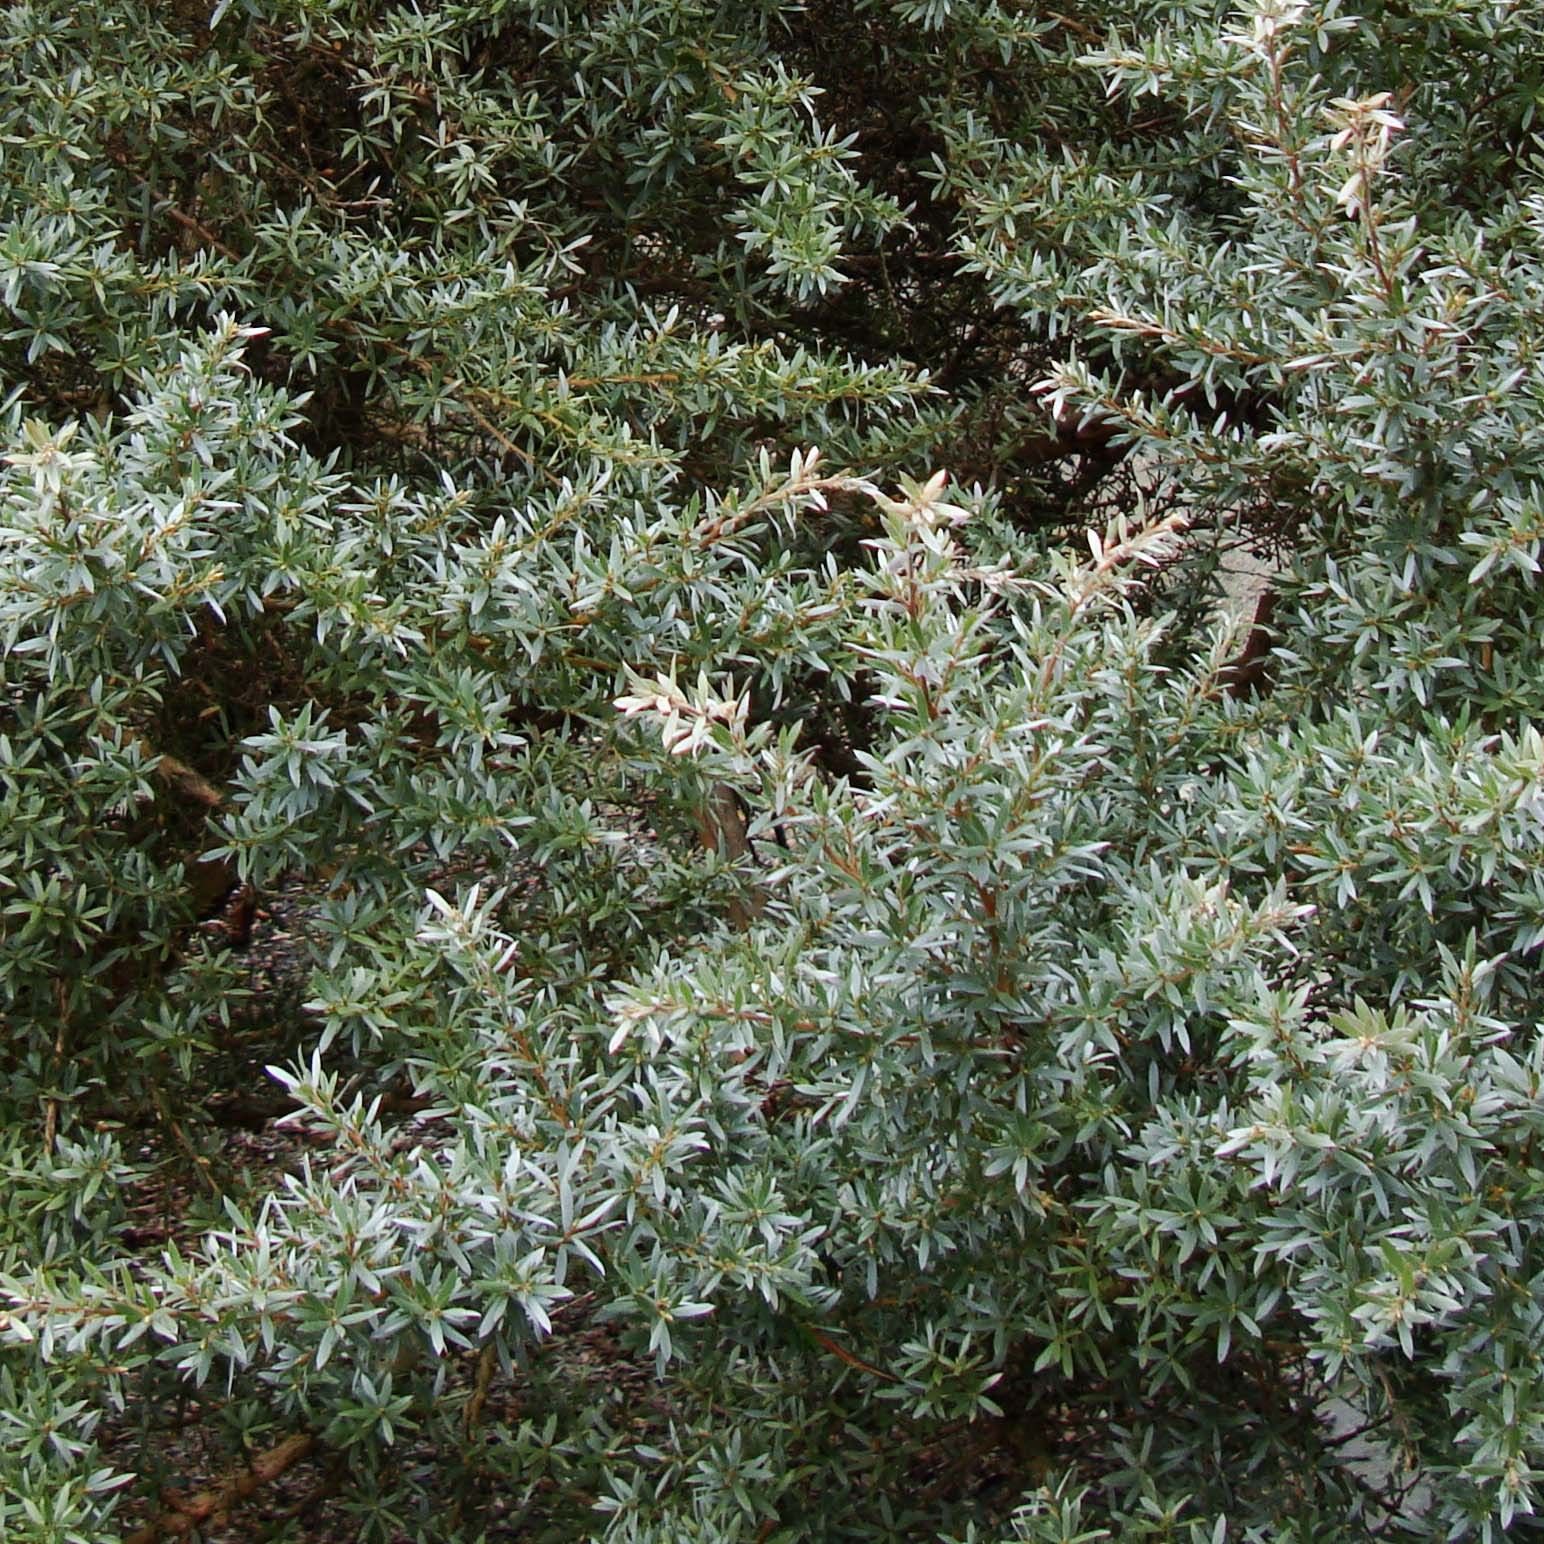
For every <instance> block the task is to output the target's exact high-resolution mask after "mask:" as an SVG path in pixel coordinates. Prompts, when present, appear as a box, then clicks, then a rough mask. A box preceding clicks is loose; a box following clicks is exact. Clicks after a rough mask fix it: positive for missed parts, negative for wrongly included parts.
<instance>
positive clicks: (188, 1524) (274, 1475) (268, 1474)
mask: <svg viewBox="0 0 1544 1544" xmlns="http://www.w3.org/2000/svg"><path fill="white" fill-rule="evenodd" d="M315 1446H316V1438H315V1437H313V1436H311V1435H310V1434H309V1433H308V1432H297V1433H296V1434H295V1435H294V1436H290V1437H286V1438H285V1439H284V1440H283V1441H282V1442H280V1443H277V1444H276V1445H275V1446H273V1447H271V1448H269V1449H268V1451H267V1452H266V1453H259V1454H258V1455H257V1457H256V1458H254V1459H253V1460H252V1462H251V1464H250V1466H248V1467H247V1468H245V1469H239V1470H237V1471H236V1472H235V1473H234V1474H231V1475H228V1476H227V1477H226V1478H225V1479H224V1480H222V1481H221V1482H220V1483H219V1484H218V1485H215V1486H213V1487H211V1488H210V1489H209V1490H201V1491H199V1492H198V1494H197V1495H195V1496H189V1497H188V1498H187V1499H186V1500H178V1501H174V1502H173V1503H172V1504H171V1506H169V1507H168V1508H167V1509H166V1511H164V1512H162V1513H161V1515H160V1516H159V1517H157V1518H154V1519H152V1520H151V1521H150V1522H148V1523H146V1524H145V1526H144V1527H143V1528H141V1529H139V1530H138V1532H136V1533H131V1534H130V1535H129V1537H128V1539H127V1540H126V1541H125V1544H157V1541H158V1540H160V1539H181V1538H186V1537H187V1535H188V1534H190V1533H192V1532H193V1530H194V1529H195V1528H202V1527H203V1525H204V1524H205V1523H207V1522H209V1521H211V1519H214V1518H218V1517H221V1516H223V1515H224V1514H225V1513H226V1512H228V1511H230V1509H231V1508H232V1507H233V1506H235V1505H236V1503H237V1502H238V1501H245V1500H246V1499H247V1497H249V1496H250V1495H252V1494H253V1492H254V1491H256V1490H258V1489H259V1488H260V1487H261V1486H264V1485H268V1484H271V1483H272V1482H273V1481H274V1480H276V1479H278V1477H279V1476H280V1475H281V1474H283V1473H284V1471H285V1470H286V1469H288V1468H289V1467H290V1466H291V1465H292V1464H295V1463H298V1462H299V1461H300V1460H301V1459H302V1458H304V1457H305V1456H306V1454H308V1453H309V1452H310V1451H311V1449H312V1448H313V1447H315Z"/></svg>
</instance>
